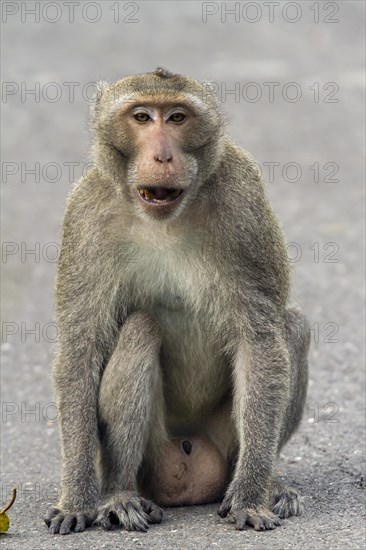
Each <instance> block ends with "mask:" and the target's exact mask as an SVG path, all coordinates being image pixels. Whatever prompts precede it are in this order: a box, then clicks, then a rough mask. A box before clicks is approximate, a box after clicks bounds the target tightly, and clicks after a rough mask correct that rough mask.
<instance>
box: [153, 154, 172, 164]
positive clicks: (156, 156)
mask: <svg viewBox="0 0 366 550" xmlns="http://www.w3.org/2000/svg"><path fill="white" fill-rule="evenodd" d="M154 159H155V160H156V162H161V163H162V164H165V163H166V162H171V161H172V160H173V157H172V156H170V157H163V156H159V155H155V156H154Z"/></svg>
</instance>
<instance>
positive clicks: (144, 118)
mask: <svg viewBox="0 0 366 550" xmlns="http://www.w3.org/2000/svg"><path fill="white" fill-rule="evenodd" d="M133 118H134V119H135V120H137V122H140V123H141V124H145V122H147V121H148V120H150V117H149V115H148V114H147V113H136V114H134V115H133Z"/></svg>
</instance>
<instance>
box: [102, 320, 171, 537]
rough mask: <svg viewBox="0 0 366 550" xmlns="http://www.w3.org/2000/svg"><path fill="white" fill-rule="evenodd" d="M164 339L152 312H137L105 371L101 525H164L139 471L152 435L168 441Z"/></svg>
mask: <svg viewBox="0 0 366 550" xmlns="http://www.w3.org/2000/svg"><path fill="white" fill-rule="evenodd" d="M160 345H161V335H160V330H159V327H158V324H157V323H156V321H155V320H154V319H153V318H152V317H151V316H150V315H148V314H147V313H143V312H136V313H133V314H132V315H131V316H130V317H129V318H128V319H127V320H126V322H125V323H124V325H123V327H122V330H121V333H120V336H119V339H118V343H117V346H116V348H115V351H114V352H113V354H112V357H111V359H110V361H109V363H108V365H107V367H106V369H105V371H104V373H103V376H102V381H101V386H100V392H99V409H98V412H99V432H100V453H99V473H100V477H101V488H102V498H103V503H102V505H101V506H100V507H99V509H98V517H97V520H96V522H97V523H99V524H100V525H102V527H104V528H105V529H110V528H111V527H112V523H116V524H117V525H120V526H123V527H125V528H126V529H128V530H139V531H146V530H147V528H148V524H149V523H160V521H161V518H162V511H161V509H160V508H159V507H158V506H156V505H155V504H154V503H153V502H151V501H149V500H147V499H144V498H142V497H141V496H140V495H139V494H138V490H137V473H138V470H139V467H140V464H141V462H142V458H143V454H144V452H145V448H146V445H147V441H148V438H149V435H150V434H151V433H153V435H154V437H153V439H154V442H155V445H157V446H162V445H163V444H164V443H165V440H166V438H167V436H166V433H165V424H164V411H163V389H162V379H161V372H160V365H159V351H160Z"/></svg>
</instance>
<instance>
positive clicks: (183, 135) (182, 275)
mask: <svg viewBox="0 0 366 550" xmlns="http://www.w3.org/2000/svg"><path fill="white" fill-rule="evenodd" d="M211 90H212V86H211V87H210V86H209V85H207V84H201V83H199V82H197V81H195V80H192V79H191V78H188V77H185V76H181V75H177V74H172V73H170V72H168V71H166V70H165V69H161V68H158V69H156V70H155V71H153V72H151V73H147V74H142V75H137V76H130V77H127V78H123V79H122V80H119V81H118V82H116V83H115V84H112V85H103V87H102V89H101V91H100V93H99V94H98V96H97V98H96V101H95V105H94V109H93V113H92V122H91V125H92V130H93V134H94V145H93V154H94V161H95V163H94V167H93V169H92V170H91V171H90V172H89V173H88V174H87V175H85V176H84V177H83V178H81V180H80V181H79V182H78V183H77V185H76V186H75V188H74V190H73V192H72V194H71V196H70V198H69V200H68V205H67V210H66V215H65V220H64V226H63V239H62V250H61V255H60V259H59V266H58V274H57V285H56V302H57V320H58V324H59V335H60V338H59V345H58V351H57V357H56V359H55V363H54V381H55V388H56V396H57V402H58V407H59V410H60V439H61V451H62V480H61V483H62V492H61V498H60V501H59V503H58V504H57V506H56V507H53V508H51V509H50V510H49V512H48V513H47V516H46V518H45V521H46V524H47V525H48V526H49V531H50V533H52V534H54V533H60V534H67V533H70V532H71V531H73V532H80V531H83V530H84V529H85V528H86V527H88V526H90V525H92V524H93V523H95V524H98V525H101V526H102V527H104V528H105V529H110V528H111V527H112V525H113V524H117V525H119V526H122V527H124V528H125V529H128V530H141V531H146V530H147V529H148V526H149V524H151V523H160V521H161V519H162V510H161V508H160V507H159V504H162V505H170V506H173V505H180V504H197V503H203V502H213V501H216V500H218V499H220V500H221V499H222V502H221V505H220V507H219V510H218V513H219V515H220V516H221V517H228V518H229V519H231V521H232V522H234V523H235V526H236V528H237V529H239V530H242V529H245V528H246V526H247V525H250V526H253V527H254V528H255V529H256V530H266V529H274V528H275V527H276V526H278V525H280V524H281V518H286V517H289V516H291V515H298V514H300V513H301V504H300V500H299V497H298V495H297V493H296V492H295V491H294V490H293V489H290V488H287V487H285V486H284V485H282V484H280V483H279V482H278V481H276V480H275V479H274V477H273V469H274V463H275V460H276V458H277V456H278V453H279V451H280V449H281V448H282V446H283V445H284V444H285V443H286V441H287V440H288V439H289V438H290V437H291V435H292V434H293V432H294V431H295V429H296V428H297V426H298V425H299V422H300V420H301V416H302V412H303V408H304V402H305V395H306V387H307V368H308V367H307V355H308V348H309V326H308V322H307V320H306V318H305V317H304V316H303V314H302V313H301V312H300V311H299V310H298V309H297V308H295V307H292V306H290V303H289V300H290V299H289V294H290V277H289V271H290V270H289V262H288V258H287V251H286V245H285V241H284V237H283V235H282V232H281V230H280V228H279V225H278V223H277V220H276V218H275V216H274V214H273V212H272V210H271V207H270V205H269V202H268V199H267V196H266V193H265V189H264V184H263V182H262V179H261V175H260V171H259V170H258V167H257V165H256V163H255V162H254V161H253V160H252V158H251V157H250V156H249V155H248V154H247V153H246V152H245V151H244V150H243V149H241V148H240V147H238V146H237V145H236V144H235V143H233V141H232V140H231V139H230V137H229V136H228V135H227V133H226V132H225V125H224V122H223V117H222V115H221V112H220V109H219V107H218V104H217V101H216V98H215V97H214V95H213V93H212V91H211Z"/></svg>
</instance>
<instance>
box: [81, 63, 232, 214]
mask: <svg viewBox="0 0 366 550" xmlns="http://www.w3.org/2000/svg"><path fill="white" fill-rule="evenodd" d="M92 128H93V131H94V138H95V139H94V156H95V160H96V165H97V166H98V167H99V168H100V169H101V170H102V172H103V173H104V175H105V176H106V177H109V178H110V177H112V178H113V181H114V184H115V186H116V187H117V190H118V192H119V196H121V193H122V195H123V198H124V199H125V200H127V201H128V202H129V203H130V204H131V203H132V205H133V207H134V209H135V210H136V211H137V213H138V214H139V215H141V216H143V217H145V216H148V217H149V218H155V219H165V218H168V217H170V216H172V215H175V216H176V215H178V214H179V213H180V212H181V211H182V210H183V209H184V207H185V205H186V204H187V203H189V202H190V201H192V200H193V199H195V198H196V197H197V194H198V193H199V188H200V187H201V185H202V184H203V183H204V182H205V181H207V180H208V179H209V177H210V175H211V174H212V173H213V172H214V171H215V170H216V168H217V166H218V164H219V162H220V153H221V149H222V139H221V138H222V133H223V131H222V128H223V123H222V116H221V113H220V111H219V108H218V105H217V101H216V98H215V97H214V95H213V94H212V92H211V91H210V86H209V85H208V84H202V83H199V82H197V81H192V80H191V79H188V78H187V77H184V76H180V75H175V74H172V73H170V72H168V71H166V70H164V69H156V70H155V71H154V72H152V73H147V74H142V75H137V76H132V77H127V78H123V79H122V80H119V81H117V82H116V83H115V84H113V85H103V87H102V88H101V89H100V91H99V93H98V94H97V98H96V101H95V104H94V107H93V113H92ZM207 167H209V168H207Z"/></svg>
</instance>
